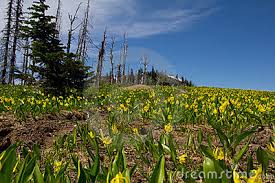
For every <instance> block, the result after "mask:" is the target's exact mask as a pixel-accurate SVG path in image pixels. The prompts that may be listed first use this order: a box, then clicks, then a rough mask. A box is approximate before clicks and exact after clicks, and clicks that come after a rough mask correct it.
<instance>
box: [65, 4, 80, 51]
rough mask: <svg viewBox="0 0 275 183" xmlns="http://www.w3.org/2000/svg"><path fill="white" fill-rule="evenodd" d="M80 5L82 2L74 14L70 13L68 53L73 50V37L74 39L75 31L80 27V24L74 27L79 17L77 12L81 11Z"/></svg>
mask: <svg viewBox="0 0 275 183" xmlns="http://www.w3.org/2000/svg"><path fill="white" fill-rule="evenodd" d="M80 5H81V3H80V4H79V5H78V7H77V9H76V11H75V14H74V15H71V14H69V15H68V16H69V20H70V28H69V31H68V42H67V53H70V51H71V43H72V39H73V32H74V31H75V30H76V29H77V28H78V27H79V25H78V26H76V27H74V22H75V20H76V18H77V13H78V11H79V8H80Z"/></svg>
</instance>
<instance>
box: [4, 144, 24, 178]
mask: <svg viewBox="0 0 275 183" xmlns="http://www.w3.org/2000/svg"><path fill="white" fill-rule="evenodd" d="M16 147H17V145H11V146H10V147H8V149H6V151H4V152H2V153H1V154H0V157H2V159H1V160H0V180H1V182H3V183H10V182H12V171H13V168H14V166H15V164H16ZM18 161H20V160H18Z"/></svg>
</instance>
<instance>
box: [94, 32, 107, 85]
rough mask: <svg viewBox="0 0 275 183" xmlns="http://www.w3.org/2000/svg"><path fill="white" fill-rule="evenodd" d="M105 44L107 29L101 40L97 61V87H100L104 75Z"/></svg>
mask: <svg viewBox="0 0 275 183" xmlns="http://www.w3.org/2000/svg"><path fill="white" fill-rule="evenodd" d="M105 46H106V29H105V31H104V34H103V40H102V42H101V48H100V50H99V53H98V62H97V68H96V83H95V85H96V87H97V88H99V86H100V81H101V76H102V67H103V60H104V55H105Z"/></svg>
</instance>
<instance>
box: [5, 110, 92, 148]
mask: <svg viewBox="0 0 275 183" xmlns="http://www.w3.org/2000/svg"><path fill="white" fill-rule="evenodd" d="M86 118H87V115H86V114H85V113H81V112H66V111H62V112H61V113H60V114H47V115H42V116H41V117H38V118H32V117H28V118H27V120H26V122H22V121H19V120H17V119H16V118H15V117H14V115H13V114H7V113H5V114H0V153H1V152H2V151H3V150H5V149H6V148H7V147H8V146H9V145H10V144H12V143H16V142H22V143H23V144H24V145H27V146H29V147H31V146H32V145H33V144H38V145H40V147H41V149H42V150H43V149H45V148H47V147H48V146H51V145H52V142H53V139H54V138H55V137H56V136H59V135H63V134H65V133H69V132H71V131H72V130H73V128H74V125H75V124H76V121H83V120H85V119H86Z"/></svg>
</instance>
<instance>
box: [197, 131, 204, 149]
mask: <svg viewBox="0 0 275 183" xmlns="http://www.w3.org/2000/svg"><path fill="white" fill-rule="evenodd" d="M202 139H203V134H202V131H201V129H199V133H198V139H197V140H198V143H199V145H200V144H201V143H202Z"/></svg>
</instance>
